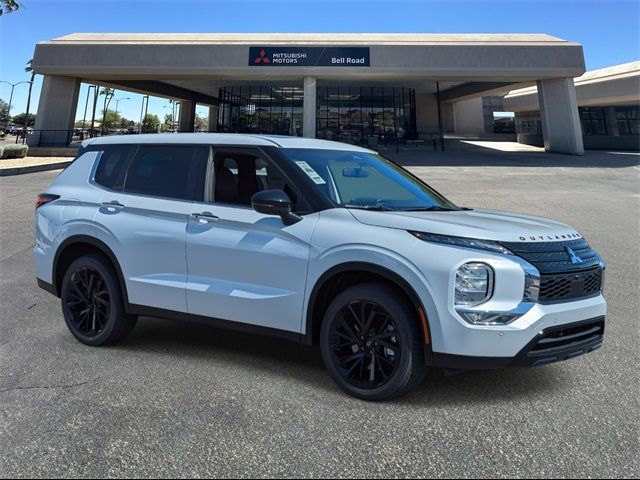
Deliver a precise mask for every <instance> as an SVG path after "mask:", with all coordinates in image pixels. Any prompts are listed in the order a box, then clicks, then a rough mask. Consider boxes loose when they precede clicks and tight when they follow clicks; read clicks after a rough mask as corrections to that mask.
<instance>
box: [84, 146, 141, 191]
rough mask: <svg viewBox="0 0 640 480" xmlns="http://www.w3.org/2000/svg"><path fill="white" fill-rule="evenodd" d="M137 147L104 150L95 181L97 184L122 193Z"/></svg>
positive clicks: (117, 147)
mask: <svg viewBox="0 0 640 480" xmlns="http://www.w3.org/2000/svg"><path fill="white" fill-rule="evenodd" d="M135 150H136V147H135V146H134V145H114V146H106V147H103V148H102V155H101V156H100V161H99V163H98V167H97V168H96V174H95V177H94V180H95V182H96V183H97V184H99V185H102V186H103V187H106V188H109V189H111V190H116V191H121V190H122V189H123V187H124V179H125V176H126V173H127V167H128V165H129V161H130V160H131V157H132V156H133V154H134V152H135Z"/></svg>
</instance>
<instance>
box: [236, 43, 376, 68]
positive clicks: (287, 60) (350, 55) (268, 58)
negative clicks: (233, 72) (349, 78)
mask: <svg viewBox="0 0 640 480" xmlns="http://www.w3.org/2000/svg"><path fill="white" fill-rule="evenodd" d="M249 66H256V67H368V66H369V48H368V47H250V48H249Z"/></svg>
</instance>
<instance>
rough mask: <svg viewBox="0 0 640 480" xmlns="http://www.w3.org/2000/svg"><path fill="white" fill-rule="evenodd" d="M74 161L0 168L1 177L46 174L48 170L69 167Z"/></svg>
mask: <svg viewBox="0 0 640 480" xmlns="http://www.w3.org/2000/svg"><path fill="white" fill-rule="evenodd" d="M72 161H73V160H69V161H66V162H55V163H43V164H41V165H30V166H27V167H11V168H0V177H8V176H10V175H22V174H24V173H35V172H46V171H47V170H58V169H61V168H66V167H68V166H69V165H70V164H71V162H72Z"/></svg>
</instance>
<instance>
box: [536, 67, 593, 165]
mask: <svg viewBox="0 0 640 480" xmlns="http://www.w3.org/2000/svg"><path fill="white" fill-rule="evenodd" d="M538 101H539V103H540V120H541V123H542V137H543V139H544V149H545V150H546V151H547V152H557V153H569V154H571V155H584V145H583V143H582V129H581V127H580V116H579V115H578V102H577V100H576V88H575V86H574V84H573V78H554V79H551V80H538Z"/></svg>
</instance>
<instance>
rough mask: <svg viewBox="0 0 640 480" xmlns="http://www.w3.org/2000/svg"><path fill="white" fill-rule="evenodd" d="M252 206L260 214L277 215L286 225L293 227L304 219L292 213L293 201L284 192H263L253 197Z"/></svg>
mask: <svg viewBox="0 0 640 480" xmlns="http://www.w3.org/2000/svg"><path fill="white" fill-rule="evenodd" d="M251 205H253V209H254V210H255V211H256V212H258V213H264V214H265V215H277V216H278V217H280V218H282V223H284V224H285V225H287V226H289V225H293V224H294V223H297V222H299V221H300V220H302V218H301V217H300V216H298V215H296V214H295V213H292V212H291V199H290V198H289V195H287V194H286V193H284V192H283V191H282V190H263V191H261V192H258V193H256V194H255V195H253V196H252V197H251Z"/></svg>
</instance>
